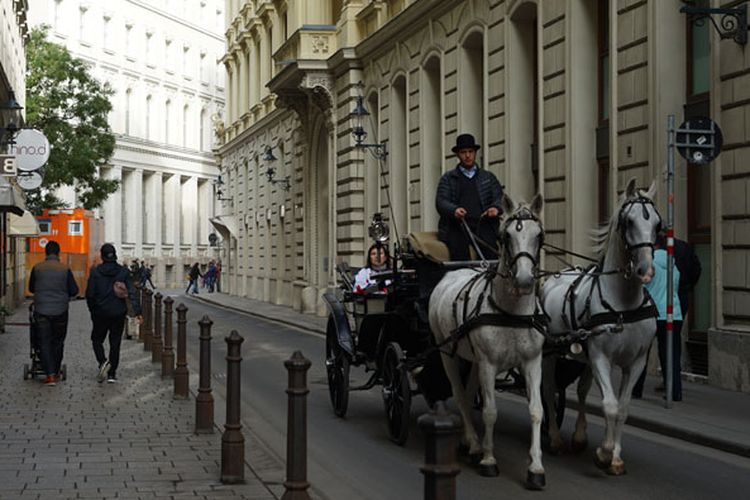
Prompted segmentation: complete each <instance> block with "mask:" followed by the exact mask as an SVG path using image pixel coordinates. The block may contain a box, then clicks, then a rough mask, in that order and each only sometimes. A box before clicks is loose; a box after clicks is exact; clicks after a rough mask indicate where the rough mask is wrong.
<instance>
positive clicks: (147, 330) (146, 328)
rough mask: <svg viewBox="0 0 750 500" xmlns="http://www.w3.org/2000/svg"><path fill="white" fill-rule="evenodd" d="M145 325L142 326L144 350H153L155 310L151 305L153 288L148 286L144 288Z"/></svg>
mask: <svg viewBox="0 0 750 500" xmlns="http://www.w3.org/2000/svg"><path fill="white" fill-rule="evenodd" d="M142 306H143V307H142V309H143V327H142V328H141V332H142V333H143V350H144V351H150V350H151V328H152V325H153V324H152V322H151V320H152V319H153V316H154V310H153V308H152V307H151V290H149V289H148V288H145V289H144V290H143V304H142Z"/></svg>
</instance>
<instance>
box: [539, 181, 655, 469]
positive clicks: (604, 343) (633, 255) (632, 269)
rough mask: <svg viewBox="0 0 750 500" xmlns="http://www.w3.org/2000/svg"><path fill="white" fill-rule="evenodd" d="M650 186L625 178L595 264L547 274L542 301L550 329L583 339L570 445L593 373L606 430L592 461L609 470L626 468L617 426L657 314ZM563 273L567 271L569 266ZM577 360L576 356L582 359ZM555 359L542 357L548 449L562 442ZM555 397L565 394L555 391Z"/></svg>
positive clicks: (579, 433) (580, 429) (582, 438)
mask: <svg viewBox="0 0 750 500" xmlns="http://www.w3.org/2000/svg"><path fill="white" fill-rule="evenodd" d="M655 190H656V188H655V183H652V184H651V188H650V189H649V190H648V192H643V191H639V190H637V189H636V187H635V179H631V180H630V182H629V183H628V185H627V187H626V189H625V192H624V193H623V195H622V197H621V198H620V200H619V204H618V209H617V211H616V212H615V214H614V216H613V217H612V218H611V220H610V222H609V224H608V225H607V226H606V227H604V228H602V229H601V230H599V231H598V233H597V235H596V237H595V238H596V240H597V243H598V250H599V256H600V257H601V261H600V262H601V263H600V264H599V265H598V266H596V267H595V268H593V269H591V270H589V271H588V272H585V273H584V274H583V275H581V274H582V273H583V272H582V273H575V272H569V273H566V272H563V273H562V274H561V275H559V276H555V277H552V278H550V279H548V280H547V281H546V282H545V283H544V285H543V286H542V287H541V289H540V298H541V301H542V306H543V307H544V310H545V312H546V313H547V314H548V315H549V317H550V320H549V325H548V334H549V335H550V336H551V337H554V336H555V335H566V334H571V333H572V334H573V337H572V338H575V336H576V334H579V333H581V332H585V333H584V335H586V336H588V340H587V341H586V348H587V349H586V350H587V351H588V353H587V354H588V356H587V358H588V363H589V367H588V368H587V369H586V370H585V371H584V373H583V375H582V376H581V379H580V381H579V385H578V399H579V404H580V407H579V410H578V411H579V413H578V419H577V420H576V430H575V434H574V436H573V448H574V449H579V450H580V449H583V448H585V447H586V441H587V438H586V409H585V402H586V396H587V393H588V390H589V388H590V387H591V374H592V373H593V377H594V379H595V380H596V383H597V385H598V386H599V389H601V393H602V407H603V411H604V418H605V435H604V441H603V442H602V444H601V446H600V447H598V448H597V449H596V452H595V453H594V461H595V463H596V464H597V466H599V467H600V468H602V469H604V470H606V471H607V472H608V473H609V474H612V475H621V474H624V473H625V463H624V462H623V461H622V458H621V456H620V453H621V439H622V427H623V424H624V423H625V420H626V419H627V417H628V405H629V404H630V393H631V391H632V389H633V386H634V385H635V383H636V381H637V379H638V376H639V375H640V373H641V371H642V370H643V367H644V366H645V364H646V355H647V353H648V348H649V345H651V342H652V341H653V339H654V336H655V334H656V317H655V316H656V311H655V307H654V304H653V302H652V301H651V300H650V298H649V296H648V294H647V293H645V292H644V288H643V284H644V283H648V282H649V281H651V277H652V276H653V272H654V271H653V251H654V243H655V242H656V236H657V233H658V231H659V229H660V226H661V217H660V216H659V213H658V212H657V210H656V207H655V206H654V204H653V201H652V199H653V195H654V193H655ZM568 271H569V270H568ZM585 359H586V358H585V357H582V360H585ZM614 365H617V366H619V367H620V369H621V370H622V379H621V382H620V388H619V391H615V389H614V387H613V381H612V369H613V366H614ZM554 369H555V357H554V356H549V357H548V358H545V362H544V380H545V388H544V396H545V406H546V409H547V412H548V414H547V422H548V423H549V435H550V442H551V447H552V449H553V450H556V449H559V448H561V447H562V439H561V437H560V429H559V427H558V421H557V420H558V419H557V416H556V414H555V411H556V405H555V401H554V387H551V386H554ZM560 397H561V398H564V397H565V394H560Z"/></svg>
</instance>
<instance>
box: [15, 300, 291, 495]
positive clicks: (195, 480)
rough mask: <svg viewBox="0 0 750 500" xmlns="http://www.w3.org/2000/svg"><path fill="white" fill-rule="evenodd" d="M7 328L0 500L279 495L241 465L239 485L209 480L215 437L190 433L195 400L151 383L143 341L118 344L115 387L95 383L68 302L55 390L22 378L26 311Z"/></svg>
mask: <svg viewBox="0 0 750 500" xmlns="http://www.w3.org/2000/svg"><path fill="white" fill-rule="evenodd" d="M8 322H9V326H8V327H7V333H6V334H3V335H0V375H1V376H0V485H1V486H0V499H2V500H6V499H7V500H11V499H16V498H18V499H27V498H29V499H31V498H38V499H61V498H127V499H141V498H143V499H147V498H148V499H151V498H165V499H166V498H181V499H182V498H184V499H190V498H195V499H198V498H201V499H215V498H244V499H252V500H273V499H277V498H279V495H278V494H274V493H273V492H272V491H271V490H270V489H269V487H267V485H265V484H264V483H263V482H262V481H261V480H260V479H259V478H258V476H257V475H256V474H255V472H254V471H253V470H252V469H251V468H250V467H249V466H248V465H247V464H246V469H245V479H246V483H245V484H241V485H223V484H222V483H221V482H220V481H219V477H220V467H221V432H220V431H219V430H218V429H217V432H216V433H214V434H209V435H201V436H196V435H194V434H193V432H192V431H193V426H194V414H195V400H194V399H193V398H191V399H189V400H187V401H176V400H173V399H172V391H173V386H172V382H171V380H161V373H160V365H157V364H155V363H152V362H151V353H150V352H145V351H144V350H143V344H140V343H138V342H136V341H132V340H123V343H122V350H121V362H120V367H119V369H118V371H117V375H118V378H119V380H118V383H116V384H107V383H106V382H105V383H103V384H98V383H97V382H96V380H95V377H96V373H97V371H98V370H97V368H96V361H95V358H94V354H93V351H92V349H91V343H90V340H89V336H90V325H91V323H90V320H89V317H88V312H87V310H86V304H85V302H83V301H77V302H73V303H71V308H70V321H69V326H68V336H67V340H66V345H65V359H64V363H65V364H66V366H67V380H65V381H64V382H61V383H59V384H58V385H57V386H55V387H45V386H43V385H42V383H41V381H39V380H26V381H25V380H23V364H24V363H28V362H29V333H28V332H29V328H28V326H27V324H25V323H27V322H28V313H27V311H26V310H25V309H24V308H23V307H21V308H19V309H18V310H17V311H16V313H15V314H14V315H13V316H12V317H9V318H8ZM105 346H106V344H105ZM107 350H108V348H107ZM195 385H196V384H194V383H192V381H191V386H193V387H194V386H195ZM216 404H217V405H218V404H220V403H219V402H218V401H217V403H216ZM217 413H219V412H218V411H217ZM217 422H219V420H218V419H217ZM246 439H247V435H246ZM246 446H247V443H246ZM277 486H278V485H277ZM274 489H275V490H276V491H277V493H278V487H276V488H274Z"/></svg>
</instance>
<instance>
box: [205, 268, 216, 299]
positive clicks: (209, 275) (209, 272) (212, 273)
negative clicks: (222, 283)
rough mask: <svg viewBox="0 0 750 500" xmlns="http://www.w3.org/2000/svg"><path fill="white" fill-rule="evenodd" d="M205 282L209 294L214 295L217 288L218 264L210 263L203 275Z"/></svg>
mask: <svg viewBox="0 0 750 500" xmlns="http://www.w3.org/2000/svg"><path fill="white" fill-rule="evenodd" d="M203 281H204V283H205V284H206V288H207V289H208V293H214V287H215V286H216V264H215V263H214V261H211V262H209V263H208V269H206V273H205V274H204V275H203Z"/></svg>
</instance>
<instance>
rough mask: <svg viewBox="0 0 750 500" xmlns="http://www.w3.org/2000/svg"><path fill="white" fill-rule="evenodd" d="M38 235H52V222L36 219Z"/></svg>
mask: <svg viewBox="0 0 750 500" xmlns="http://www.w3.org/2000/svg"><path fill="white" fill-rule="evenodd" d="M37 225H38V226H39V234H52V221H51V220H49V219H37Z"/></svg>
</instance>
